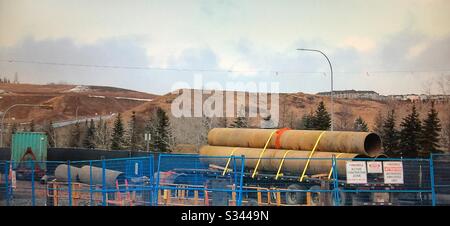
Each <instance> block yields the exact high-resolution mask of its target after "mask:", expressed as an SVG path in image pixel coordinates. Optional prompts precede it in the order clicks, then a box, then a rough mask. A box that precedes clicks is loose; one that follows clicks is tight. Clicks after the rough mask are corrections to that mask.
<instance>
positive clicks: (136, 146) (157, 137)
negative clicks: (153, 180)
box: [69, 108, 174, 152]
mask: <svg viewBox="0 0 450 226" xmlns="http://www.w3.org/2000/svg"><path fill="white" fill-rule="evenodd" d="M83 128H84V131H83ZM83 128H82V126H81V125H80V123H78V122H77V123H75V125H73V126H72V128H71V130H70V140H69V146H70V147H81V148H88V149H96V148H99V149H109V150H125V149H127V150H132V151H136V150H145V149H146V143H145V142H146V141H144V134H150V138H151V139H150V140H149V141H148V142H149V147H150V150H151V151H157V152H170V150H171V149H172V146H173V144H174V142H173V136H172V133H171V125H170V122H169V118H168V116H167V114H166V112H165V111H164V110H163V109H162V108H157V109H156V110H155V111H153V112H152V113H151V117H150V119H149V120H148V121H146V122H144V123H142V122H141V121H140V120H138V117H137V116H136V112H134V111H133V112H132V114H131V116H130V119H129V122H128V124H125V123H124V120H123V118H122V114H120V113H118V114H117V116H116V118H115V120H114V123H113V126H112V128H109V126H108V123H107V121H105V120H102V119H100V120H99V121H98V122H97V123H95V122H94V120H92V119H91V120H90V122H88V121H86V122H85V123H84V126H83Z"/></svg>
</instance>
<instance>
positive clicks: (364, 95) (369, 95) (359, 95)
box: [317, 89, 386, 100]
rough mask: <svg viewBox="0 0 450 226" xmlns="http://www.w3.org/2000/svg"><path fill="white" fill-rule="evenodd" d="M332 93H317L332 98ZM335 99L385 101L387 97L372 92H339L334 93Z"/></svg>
mask: <svg viewBox="0 0 450 226" xmlns="http://www.w3.org/2000/svg"><path fill="white" fill-rule="evenodd" d="M330 94H331V92H320V93H317V95H319V96H330ZM333 97H336V98H344V99H371V100H384V99H385V98H386V97H385V96H381V95H380V94H378V93H377V92H375V91H371V90H353V89H352V90H338V91H333Z"/></svg>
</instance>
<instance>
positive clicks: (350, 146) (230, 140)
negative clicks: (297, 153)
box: [208, 128, 382, 157]
mask: <svg viewBox="0 0 450 226" xmlns="http://www.w3.org/2000/svg"><path fill="white" fill-rule="evenodd" d="M274 131H277V130H276V129H245V128H214V129H212V130H210V131H209V133H208V144H209V145H212V146H228V147H243V148H264V146H265V144H266V142H267V140H269V138H270V136H271V134H272V133H273V132H274ZM322 132H323V131H318V130H286V131H284V132H283V133H282V134H281V135H277V134H276V133H275V134H273V135H272V138H271V139H270V142H269V145H268V147H267V148H269V149H275V148H276V149H287V150H312V149H313V147H314V145H315V143H316V141H317V140H318V138H319V136H320V134H321V133H322ZM277 136H279V137H277ZM277 139H278V142H279V144H280V146H279V147H277V144H276V142H277V141H276V140H277ZM315 151H316V152H339V153H355V154H362V155H367V156H370V157H376V156H378V155H380V154H382V149H381V139H380V137H379V136H378V135H377V134H375V133H369V132H349V131H325V132H324V133H323V134H322V136H321V138H320V141H319V143H318V146H317V148H316V150H315Z"/></svg>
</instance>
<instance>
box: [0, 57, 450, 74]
mask: <svg viewBox="0 0 450 226" xmlns="http://www.w3.org/2000/svg"><path fill="white" fill-rule="evenodd" d="M0 62H7V63H23V64H38V65H51V66H68V67H89V68H105V69H126V70H155V71H175V72H213V73H270V74H275V75H279V74H322V75H325V76H326V75H327V74H328V73H327V72H320V71H283V70H227V69H202V68H175V67H167V68H166V67H149V66H128V65H100V64H75V63H58V62H47V61H32V60H15V59H9V60H0ZM433 72H434V73H446V72H450V69H443V70H373V71H358V72H357V71H336V72H335V73H339V74H363V73H365V74H366V75H368V76H369V75H371V74H384V73H410V74H414V73H433Z"/></svg>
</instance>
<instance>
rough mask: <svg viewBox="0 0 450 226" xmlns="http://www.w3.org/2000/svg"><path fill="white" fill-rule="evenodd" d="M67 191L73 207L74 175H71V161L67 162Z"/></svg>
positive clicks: (70, 204)
mask: <svg viewBox="0 0 450 226" xmlns="http://www.w3.org/2000/svg"><path fill="white" fill-rule="evenodd" d="M67 191H68V193H69V206H72V175H71V173H70V160H69V161H67Z"/></svg>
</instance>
